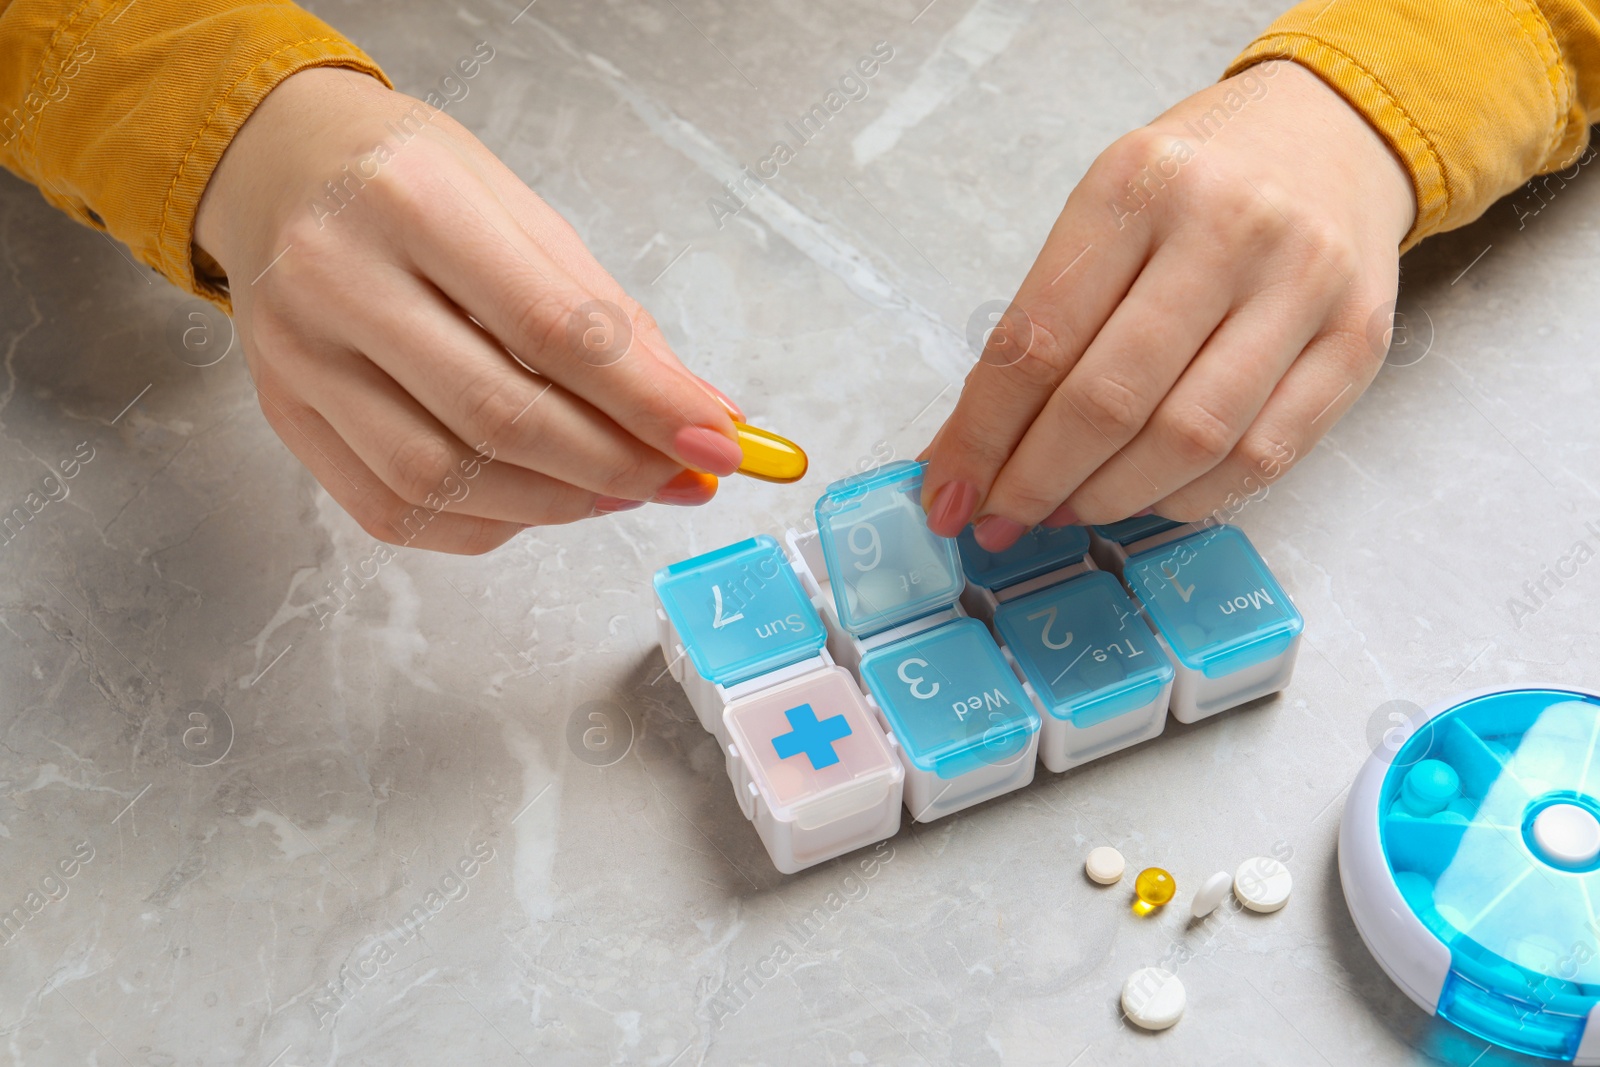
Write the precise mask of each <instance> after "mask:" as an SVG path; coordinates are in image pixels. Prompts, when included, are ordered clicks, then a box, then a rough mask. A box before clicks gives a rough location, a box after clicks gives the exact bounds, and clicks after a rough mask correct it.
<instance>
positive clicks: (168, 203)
mask: <svg viewBox="0 0 1600 1067" xmlns="http://www.w3.org/2000/svg"><path fill="white" fill-rule="evenodd" d="M328 43H334V44H341V45H344V46H345V47H347V48H350V49H351V51H352V52H354V51H355V46H354V45H351V44H350V42H349V41H347V40H345V39H344V38H343V37H307V38H303V39H301V40H299V41H295V42H294V43H292V44H286V45H282V46H280V47H279V48H277V49H276V50H274V51H273V52H271V53H269V54H268V55H265V56H263V57H262V58H261V59H260V60H259V61H258V62H257V63H256V64H255V65H254V66H252V67H251V68H250V69H249V70H247V71H245V72H244V73H243V74H241V75H240V76H239V78H238V80H237V81H235V82H234V83H233V84H232V85H230V86H229V87H228V88H227V90H226V91H225V92H222V93H219V94H218V95H217V99H216V100H215V101H214V102H213V103H212V105H211V110H210V111H209V112H207V113H206V118H205V121H204V122H203V123H201V124H200V129H199V130H197V131H196V132H195V135H194V139H193V140H192V141H190V142H189V147H188V148H187V149H186V150H185V151H184V153H183V158H182V159H180V160H179V161H178V169H177V172H176V173H174V174H173V176H172V184H171V185H169V186H168V187H167V195H166V199H165V200H164V201H163V202H162V205H161V227H160V229H158V230H157V231H156V255H157V257H158V258H160V259H162V260H165V259H166V254H165V249H166V243H167V230H168V229H169V227H170V223H171V221H172V210H173V206H174V201H175V199H176V198H177V194H178V186H179V185H180V184H181V183H182V181H183V176H184V172H185V171H186V170H187V168H188V166H189V164H190V163H191V162H192V161H193V159H194V155H195V153H196V152H197V151H199V148H200V143H201V141H203V140H204V139H205V136H206V134H207V133H208V132H209V131H210V129H211V126H212V124H213V123H214V122H215V121H216V117H217V112H219V111H221V110H222V107H223V105H224V104H226V103H227V102H228V101H230V100H232V99H233V94H234V92H235V91H236V90H237V89H238V88H239V86H241V85H243V84H244V83H245V82H247V81H249V80H250V79H251V78H253V77H255V76H256V75H257V74H259V73H260V71H261V68H262V67H265V66H266V65H267V64H269V63H271V62H272V61H274V60H276V59H277V58H278V57H279V56H281V55H283V54H284V53H285V52H292V51H294V50H295V49H296V48H303V47H305V46H306V45H308V44H328ZM328 58H341V59H345V60H355V59H358V58H359V56H357V55H354V54H352V55H347V56H341V57H328ZM258 103H259V101H258ZM185 259H186V260H187V259H188V257H187V256H185ZM192 276H193V267H184V268H182V269H181V272H180V274H179V277H192Z"/></svg>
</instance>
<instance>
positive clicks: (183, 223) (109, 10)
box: [0, 0, 388, 308]
mask: <svg viewBox="0 0 1600 1067" xmlns="http://www.w3.org/2000/svg"><path fill="white" fill-rule="evenodd" d="M319 66H339V67H349V68H352V69H354V70H359V71H364V72H365V73H367V74H371V75H372V76H373V77H376V78H378V79H379V80H381V81H383V82H384V84H386V85H387V84H388V80H387V79H386V78H384V76H383V73H382V72H381V71H380V70H379V69H378V67H377V65H376V64H374V63H373V62H372V60H371V59H369V58H367V56H366V55H365V54H364V53H363V52H362V51H361V50H360V49H358V48H357V47H355V45H353V44H351V43H350V42H349V41H346V40H345V39H344V38H343V37H341V36H340V35H339V34H338V33H336V32H335V31H334V30H333V29H332V28H331V27H330V26H328V25H327V24H326V23H324V22H322V21H321V20H320V19H318V18H315V17H314V16H312V15H310V14H308V13H307V12H305V11H302V10H301V9H299V8H297V7H295V6H294V5H293V4H292V3H289V2H288V0H132V2H130V0H0V163H4V164H5V166H6V168H7V169H9V170H11V171H13V172H15V173H16V174H18V175H20V176H21V177H23V178H25V179H27V180H28V181H30V182H32V183H33V184H34V185H36V186H38V187H39V191H40V192H41V193H43V194H44V197H45V199H46V200H48V201H50V202H51V203H52V204H54V205H56V206H57V207H59V208H61V209H62V210H63V211H66V212H67V213H68V214H70V215H71V216H73V217H74V218H76V219H78V220H79V221H80V222H83V223H85V224H87V225H89V226H93V227H95V228H97V229H100V230H103V231H105V232H106V233H109V234H110V235H111V236H112V237H115V238H117V239H118V240H120V241H122V242H123V243H124V244H126V245H127V246H128V247H129V248H130V249H131V250H132V251H133V254H134V255H135V256H137V257H138V258H139V259H140V260H142V261H143V262H145V263H147V264H149V265H150V266H152V267H154V268H155V269H156V270H158V271H160V272H161V273H162V274H163V275H165V276H166V277H167V278H168V279H170V280H171V281H172V282H174V283H175V284H177V285H179V286H181V287H183V288H185V289H188V290H189V291H191V292H194V293H197V294H199V295H201V296H205V297H207V298H208V299H211V300H213V301H215V302H216V303H218V304H219V305H221V306H223V307H224V308H227V306H228V301H227V294H226V293H225V292H224V291H223V290H222V289H221V288H219V286H218V284H217V282H218V281H219V280H220V278H219V275H220V272H219V271H217V270H216V267H215V264H213V263H210V262H209V261H208V260H206V259H205V257H204V256H203V255H202V256H201V257H200V258H201V259H202V260H203V262H202V263H201V270H200V271H199V272H197V271H196V262H195V260H196V255H195V253H194V252H192V251H191V242H192V236H193V232H194V217H195V212H196V210H197V209H198V207H199V205H200V196H201V194H202V193H204V192H205V188H206V183H207V182H208V181H210V179H211V172H212V171H213V170H215V169H216V166H217V162H218V161H219V160H220V159H221V158H222V153H223V150H224V149H226V148H227V147H228V143H229V142H230V141H231V140H232V139H233V135H234V134H235V133H236V132H237V131H238V129H239V127H240V126H242V125H244V121H245V119H247V118H249V117H250V113H251V111H253V110H254V109H255V106H256V105H257V104H258V103H260V102H261V99H262V98H263V97H265V96H266V95H267V94H268V93H269V92H271V91H272V90H273V89H274V88H275V87H276V86H277V84H278V83H279V82H281V81H282V80H283V79H285V78H287V77H288V76H289V75H291V74H293V73H295V72H296V71H299V70H303V69H305V68H307V67H319Z"/></svg>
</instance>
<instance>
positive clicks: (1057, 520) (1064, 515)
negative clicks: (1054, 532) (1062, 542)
mask: <svg viewBox="0 0 1600 1067" xmlns="http://www.w3.org/2000/svg"><path fill="white" fill-rule="evenodd" d="M1039 525H1040V526H1051V527H1055V526H1082V525H1083V523H1082V522H1081V521H1080V520H1079V519H1078V513H1077V512H1076V511H1073V510H1072V505H1071V504H1062V505H1061V506H1060V507H1059V508H1056V509H1055V510H1054V511H1052V512H1051V513H1050V514H1049V515H1046V516H1045V520H1044V522H1042V523H1040V524H1039Z"/></svg>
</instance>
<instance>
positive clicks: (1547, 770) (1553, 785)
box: [1378, 689, 1600, 1060]
mask: <svg viewBox="0 0 1600 1067" xmlns="http://www.w3.org/2000/svg"><path fill="white" fill-rule="evenodd" d="M1597 755H1600V701H1596V700H1595V699H1594V698H1593V697H1590V696H1588V695H1585V694H1580V693H1572V692H1565V691H1562V690H1559V689H1514V690H1503V691H1499V692H1494V693H1490V694H1487V695H1484V696H1479V697H1475V698H1473V699H1471V700H1467V701H1465V702H1463V703H1461V704H1458V705H1457V706H1455V707H1453V708H1450V709H1448V710H1446V711H1444V712H1442V713H1440V714H1438V715H1436V716H1434V717H1433V718H1431V719H1429V720H1428V721H1427V722H1425V723H1424V724H1422V726H1421V727H1420V728H1419V729H1418V731H1417V732H1416V733H1415V734H1414V735H1413V736H1412V737H1411V738H1410V739H1409V740H1407V741H1406V743H1405V744H1404V745H1403V746H1401V748H1400V750H1399V751H1398V752H1396V753H1395V756H1394V759H1393V761H1392V764H1391V766H1390V768H1389V770H1388V772H1387V773H1386V774H1385V776H1384V779H1383V786H1382V789H1381V791H1380V794H1379V805H1378V812H1379V816H1378V817H1379V827H1380V831H1379V832H1380V841H1381V844H1382V848H1383V854H1384V858H1385V860H1386V861H1387V863H1388V864H1389V869H1390V872H1391V873H1392V874H1393V876H1394V880H1395V884H1396V886H1397V887H1398V888H1399V889H1400V893H1401V896H1402V897H1404V898H1405V901H1406V903H1407V905H1409V907H1410V908H1411V910H1412V911H1413V912H1414V913H1415V914H1416V916H1417V918H1418V919H1420V920H1421V921H1422V924H1423V925H1424V926H1425V927H1426V928H1427V929H1428V930H1429V931H1430V932H1431V933H1432V934H1433V936H1435V937H1436V938H1438V939H1439V941H1440V942H1442V943H1443V944H1444V945H1445V946H1446V947H1448V948H1449V950H1450V956H1451V973H1450V975H1449V977H1448V978H1447V979H1446V981H1445V986H1444V989H1443V991H1442V992H1441V994H1440V997H1439V1003H1438V1009H1437V1010H1438V1013H1439V1014H1440V1015H1441V1016H1443V1017H1445V1018H1447V1019H1449V1020H1450V1021H1451V1022H1453V1023H1455V1024H1456V1025H1458V1026H1460V1027H1462V1028H1463V1029H1466V1030H1469V1031H1472V1032H1473V1033H1476V1034H1478V1035H1480V1036H1482V1037H1484V1038H1487V1039H1488V1040H1491V1041H1493V1042H1495V1043H1496V1044H1500V1045H1504V1046H1506V1047H1509V1048H1514V1049H1520V1050H1522V1051H1525V1052H1531V1053H1534V1054H1536V1055H1542V1056H1549V1057H1553V1058H1557V1059H1569V1060H1570V1059H1571V1058H1572V1057H1573V1056H1574V1055H1575V1054H1576V1052H1577V1049H1578V1045H1579V1043H1580V1041H1581V1040H1582V1037H1583V1030H1584V1026H1585V1024H1586V1021H1587V1019H1588V1015H1589V1011H1590V1009H1591V1008H1592V1007H1593V1006H1594V1005H1595V1003H1596V1002H1597V1001H1600V948H1596V947H1594V946H1596V944H1597V943H1600V911H1597V909H1600V758H1597Z"/></svg>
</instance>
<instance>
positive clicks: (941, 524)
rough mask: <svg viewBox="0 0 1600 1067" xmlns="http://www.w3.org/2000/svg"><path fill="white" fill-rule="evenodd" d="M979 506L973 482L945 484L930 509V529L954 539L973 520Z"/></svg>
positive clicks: (941, 535)
mask: <svg viewBox="0 0 1600 1067" xmlns="http://www.w3.org/2000/svg"><path fill="white" fill-rule="evenodd" d="M977 506H978V487H977V486H975V485H973V484H972V483H971V482H945V483H944V484H943V485H941V486H940V487H939V491H938V492H937V493H935V494H934V495H933V504H932V505H931V506H930V507H929V508H928V529H930V530H932V531H933V532H934V533H936V534H938V535H939V536H940V537H954V536H955V535H956V534H958V533H960V532H961V531H962V529H963V528H964V527H965V526H966V525H967V523H968V522H969V521H970V520H971V519H972V513H973V511H974V510H975V509H976V508H977Z"/></svg>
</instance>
